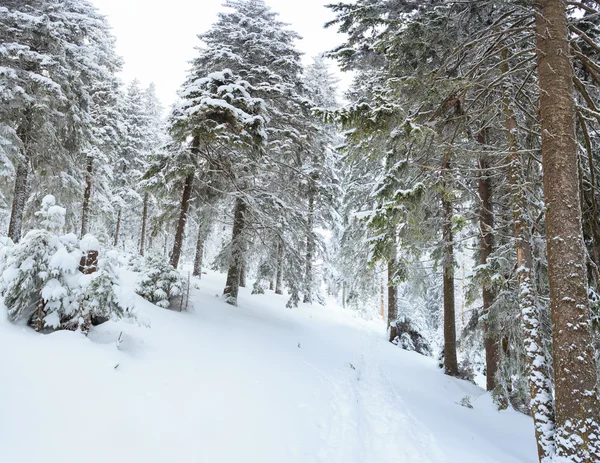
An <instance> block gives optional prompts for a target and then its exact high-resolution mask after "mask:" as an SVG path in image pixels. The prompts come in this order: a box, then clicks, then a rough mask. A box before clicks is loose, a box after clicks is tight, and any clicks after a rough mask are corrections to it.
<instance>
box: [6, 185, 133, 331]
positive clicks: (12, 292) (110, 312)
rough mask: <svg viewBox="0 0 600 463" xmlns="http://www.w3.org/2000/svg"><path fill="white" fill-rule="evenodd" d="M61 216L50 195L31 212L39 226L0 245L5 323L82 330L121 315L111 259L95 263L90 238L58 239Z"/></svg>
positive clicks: (70, 236)
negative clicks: (20, 237) (6, 310)
mask: <svg viewBox="0 0 600 463" xmlns="http://www.w3.org/2000/svg"><path fill="white" fill-rule="evenodd" d="M65 212H66V211H65V209H63V208H61V207H59V206H57V205H56V200H55V199H54V197H53V196H46V197H45V198H44V199H43V201H42V209H41V210H40V211H39V212H38V213H36V215H37V216H38V217H41V222H40V225H41V226H42V228H41V229H38V230H31V231H30V232H28V233H27V234H26V235H25V236H24V237H23V239H22V240H21V241H20V242H19V243H17V244H14V245H13V244H12V242H10V240H8V241H7V240H2V242H1V243H0V271H1V272H2V273H1V276H2V278H1V282H2V284H1V285H0V292H1V294H2V295H3V296H4V303H5V305H6V306H7V308H8V316H9V319H10V320H11V321H14V322H27V323H29V324H30V325H32V326H33V327H34V328H35V329H36V330H37V331H42V330H45V329H52V330H57V329H68V330H82V331H84V332H87V330H88V329H89V327H90V326H91V324H92V323H91V322H92V320H93V319H94V318H104V319H106V320H108V319H115V318H121V317H122V316H124V315H125V310H124V309H123V308H122V307H121V306H120V305H119V302H118V298H117V296H116V293H115V288H116V287H118V280H117V275H116V272H115V267H114V265H115V264H114V262H115V259H114V257H111V256H110V255H109V256H106V257H103V258H102V259H99V260H97V256H98V254H99V253H100V243H99V242H98V240H97V239H96V238H94V237H93V236H92V235H86V236H85V237H84V238H83V239H82V240H81V241H79V240H78V239H77V237H76V236H75V235H74V234H68V235H59V234H58V232H59V231H60V229H61V228H62V227H63V225H64V217H65ZM82 257H84V259H82ZM81 266H83V267H81ZM81 270H83V271H84V272H85V273H86V275H84V274H83V273H82V271H81Z"/></svg>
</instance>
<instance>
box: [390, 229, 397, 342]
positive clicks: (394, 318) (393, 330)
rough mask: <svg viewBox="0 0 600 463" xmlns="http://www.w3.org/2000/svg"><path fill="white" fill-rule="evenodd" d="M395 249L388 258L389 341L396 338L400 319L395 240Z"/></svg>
mask: <svg viewBox="0 0 600 463" xmlns="http://www.w3.org/2000/svg"><path fill="white" fill-rule="evenodd" d="M393 246H394V249H392V254H391V256H390V258H389V259H388V263H387V276H388V317H387V326H388V335H389V338H388V339H389V341H390V342H392V341H393V340H394V339H396V334H397V332H396V331H397V330H396V321H397V320H398V303H397V301H396V294H397V289H396V285H395V283H394V274H395V272H396V242H395V240H394V245H393Z"/></svg>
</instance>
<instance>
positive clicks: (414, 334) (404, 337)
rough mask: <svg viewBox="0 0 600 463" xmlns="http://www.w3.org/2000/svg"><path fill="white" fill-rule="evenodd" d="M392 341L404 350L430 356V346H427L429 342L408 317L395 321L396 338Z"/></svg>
mask: <svg viewBox="0 0 600 463" xmlns="http://www.w3.org/2000/svg"><path fill="white" fill-rule="evenodd" d="M393 342H394V344H397V345H398V346H399V347H401V348H402V349H404V350H408V351H413V352H417V353H419V354H421V355H426V356H431V347H430V346H429V343H428V342H427V340H426V339H425V338H424V337H423V336H422V335H421V333H419V332H418V331H417V330H416V329H415V328H414V327H413V324H412V323H411V321H410V320H409V319H408V318H404V319H402V320H398V321H397V322H396V339H395V340H394V341H393Z"/></svg>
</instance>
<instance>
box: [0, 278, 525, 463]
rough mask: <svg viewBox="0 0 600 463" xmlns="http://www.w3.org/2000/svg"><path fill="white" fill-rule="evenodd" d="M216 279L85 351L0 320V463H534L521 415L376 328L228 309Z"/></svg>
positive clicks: (309, 309)
mask: <svg viewBox="0 0 600 463" xmlns="http://www.w3.org/2000/svg"><path fill="white" fill-rule="evenodd" d="M223 282H224V276H223V275H219V274H214V273H209V274H208V275H204V276H203V279H202V280H201V281H199V282H196V283H197V286H198V288H195V289H193V290H192V294H191V302H190V307H189V310H188V311H187V312H182V313H179V312H174V311H168V310H164V309H159V308H157V307H155V306H153V305H152V304H149V303H147V302H145V301H144V300H142V299H141V298H139V297H137V296H134V295H133V294H131V295H130V297H131V298H135V300H136V305H137V307H138V311H139V316H138V320H139V322H140V323H139V324H138V323H132V322H124V321H121V322H119V323H112V322H111V323H106V324H104V325H102V326H99V327H97V328H94V329H93V330H92V332H91V333H90V335H89V337H87V338H86V337H85V336H83V335H82V334H80V333H72V332H57V333H54V334H51V335H39V334H37V333H35V332H33V331H32V330H31V329H30V328H27V327H21V326H14V325H12V324H9V323H8V322H7V321H6V320H5V319H6V317H5V313H4V308H0V461H2V462H6V463H30V462H36V461H44V462H45V463H59V462H60V463H71V462H73V463H74V462H86V463H121V462H122V463H137V462H144V463H154V462H157V463H158V462H161V463H163V462H164V463H167V462H168V463H184V462H185V463H187V462H198V463H387V462H390V463H391V462H394V463H419V462H427V463H430V462H431V463H438V462H440V463H441V462H448V463H467V462H469V463H470V462H473V463H488V462H489V463H492V462H497V463H513V462H523V463H529V462H531V463H533V462H535V461H536V447H535V441H534V436H533V425H532V421H531V419H530V418H528V417H526V416H524V415H521V414H519V413H516V412H514V411H510V410H509V411H504V412H498V411H496V410H495V408H494V406H493V404H492V402H491V399H490V397H489V394H485V391H483V390H482V389H481V388H479V387H477V386H475V385H473V384H471V383H468V382H465V381H460V380H456V379H453V378H449V377H447V376H445V375H443V374H442V372H441V371H440V370H439V369H438V368H437V366H436V362H435V361H434V360H433V359H430V358H426V357H423V356H420V355H418V354H416V353H412V352H406V351H403V350H401V349H400V348H398V347H396V346H394V345H392V344H389V343H387V342H386V339H385V333H384V327H383V324H382V323H376V322H365V321H363V320H358V319H355V318H353V316H352V313H350V312H347V311H343V310H342V309H340V308H336V307H322V306H319V305H315V306H308V305H301V307H300V308H298V309H293V310H290V309H286V308H285V303H286V298H285V297H283V296H277V295H275V294H273V293H272V292H269V293H268V294H265V295H259V296H251V295H250V290H249V289H242V290H241V295H240V302H239V307H232V306H230V305H227V304H225V303H223V302H222V300H220V299H219V298H216V297H215V295H217V294H220V293H221V289H222V287H223ZM0 305H1V304H0ZM119 338H120V341H118V339H119ZM465 396H469V397H470V401H471V403H472V405H473V408H472V409H470V408H466V407H464V406H461V405H460V404H459V402H460V401H461V399H462V398H464V397H465Z"/></svg>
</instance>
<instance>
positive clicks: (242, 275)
mask: <svg viewBox="0 0 600 463" xmlns="http://www.w3.org/2000/svg"><path fill="white" fill-rule="evenodd" d="M245 287H246V262H244V261H243V262H242V263H241V265H240V288H245Z"/></svg>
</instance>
